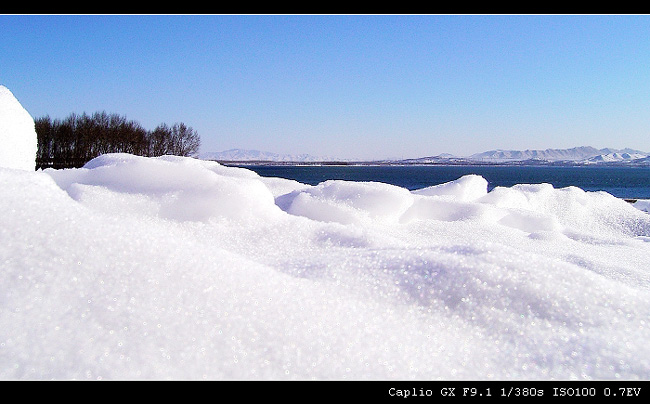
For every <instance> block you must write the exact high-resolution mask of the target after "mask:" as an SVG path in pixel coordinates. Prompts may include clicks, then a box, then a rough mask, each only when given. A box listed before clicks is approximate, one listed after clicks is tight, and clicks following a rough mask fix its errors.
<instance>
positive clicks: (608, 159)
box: [467, 146, 649, 164]
mask: <svg viewBox="0 0 650 404" xmlns="http://www.w3.org/2000/svg"><path fill="white" fill-rule="evenodd" d="M648 155H649V154H648V153H646V152H642V151H639V150H633V149H627V148H626V149H622V150H617V149H612V148H604V149H596V148H595V147H591V146H582V147H574V148H571V149H546V150H491V151H487V152H483V153H476V154H473V155H471V156H469V157H467V159H469V160H472V161H482V162H492V163H500V162H515V161H526V160H536V161H546V162H564V161H565V162H574V163H584V164H594V163H615V162H633V161H635V160H638V159H642V158H645V157H648Z"/></svg>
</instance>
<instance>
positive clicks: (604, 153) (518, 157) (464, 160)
mask: <svg viewBox="0 0 650 404" xmlns="http://www.w3.org/2000/svg"><path fill="white" fill-rule="evenodd" d="M199 158H201V159H203V160H216V161H224V162H250V163H253V162H257V163H264V162H267V163H268V162H282V163H319V162H332V161H340V162H344V163H347V164H352V163H357V164H367V163H373V164H518V165H526V164H528V165H530V164H548V165H563V164H571V165H594V164H598V165H638V166H650V153H647V152H643V151H640V150H633V149H627V148H626V149H621V150H619V149H612V148H604V149H597V148H594V147H590V146H582V147H574V148H571V149H545V150H501V149H497V150H490V151H486V152H482V153H476V154H472V155H470V156H466V157H459V156H454V155H451V154H448V153H444V154H440V155H436V156H430V157H420V158H415V159H402V160H381V161H356V162H350V161H347V160H340V159H333V158H327V157H317V156H311V155H309V154H299V155H289V154H278V153H270V152H264V151H259V150H244V149H231V150H226V151H222V152H210V153H203V154H201V155H200V156H199Z"/></svg>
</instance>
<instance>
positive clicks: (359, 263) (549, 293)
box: [0, 154, 650, 380]
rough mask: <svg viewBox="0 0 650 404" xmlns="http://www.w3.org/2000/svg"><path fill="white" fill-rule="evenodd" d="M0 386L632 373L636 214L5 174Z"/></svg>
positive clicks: (300, 187)
mask: <svg viewBox="0 0 650 404" xmlns="http://www.w3.org/2000/svg"><path fill="white" fill-rule="evenodd" d="M0 186H1V187H2V190H3V192H2V194H1V196H0V209H1V211H2V212H3V214H2V215H0V240H2V242H1V243H0V263H1V265H2V271H0V285H2V288H3V293H2V295H1V296H2V297H1V298H0V378H1V379H5V380H7V379H9V380H16V379H19V380H29V379H65V380H68V379H83V380H86V379H89V380H96V379H121V380H123V379H194V380H197V379H211V380H224V379H236V380H248V379H252V380H269V379H270V380H285V379H286V380H290V379H298V380H310V379H317V380H346V379H353V380H365V379H381V380H384V379H399V380H407V379H421V380H425V379H426V380H429V379H473V380H478V379H481V380H482V379H485V380H489V379H526V380H530V379H578V380H586V379H648V378H650V347H649V346H648V344H647V341H648V339H649V338H650V326H649V325H648V319H649V318H650V274H649V273H648V269H647V262H648V259H649V258H650V243H648V241H650V216H648V214H647V213H645V212H643V211H641V210H640V209H636V208H635V207H634V206H632V205H631V204H628V203H626V202H624V201H621V200H619V199H617V198H614V197H612V196H611V195H608V194H605V193H592V192H584V191H582V190H580V189H577V188H565V189H555V188H553V187H552V186H550V185H544V184H541V185H525V184H522V185H519V186H515V187H511V188H496V189H494V190H492V191H490V192H487V184H486V182H485V180H484V179H483V178H481V177H478V176H467V177H462V178H460V179H458V180H456V181H453V182H450V183H448V184H443V185H441V186H437V187H430V188H425V189H422V190H417V191H413V192H409V191H407V190H405V189H402V188H399V187H395V186H392V185H387V184H381V183H373V182H347V181H327V182H324V183H322V184H319V185H316V186H309V185H305V184H300V183H297V182H295V181H289V180H282V179H279V178H263V177H260V176H258V175H257V174H255V173H253V172H251V171H249V170H246V169H241V168H231V167H225V166H221V165H219V164H218V163H215V162H208V161H200V160H195V159H191V158H180V157H172V156H165V157H159V158H144V157H137V156H132V155H126V154H112V155H104V156H101V157H98V158H96V159H95V160H92V161H91V162H89V163H88V164H87V165H86V166H85V167H83V168H79V169H69V170H58V171H57V170H51V169H48V170H44V171H31V172H29V171H25V170H19V169H15V168H0Z"/></svg>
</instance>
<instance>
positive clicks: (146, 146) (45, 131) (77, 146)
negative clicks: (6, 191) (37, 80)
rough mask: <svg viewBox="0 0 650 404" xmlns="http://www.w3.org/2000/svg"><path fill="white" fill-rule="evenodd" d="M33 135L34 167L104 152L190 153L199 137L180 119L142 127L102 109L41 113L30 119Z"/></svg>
mask: <svg viewBox="0 0 650 404" xmlns="http://www.w3.org/2000/svg"><path fill="white" fill-rule="evenodd" d="M34 126H35V129H36V135H37V145H38V148H37V152H36V169H37V170H38V169H44V168H77V167H82V166H83V165H84V164H86V163H87V162H88V161H90V160H92V159H93V158H95V157H97V156H99V155H102V154H106V153H130V154H134V155H139V156H146V157H156V156H162V155H166V154H171V155H176V156H184V157H191V156H194V155H196V154H197V153H198V152H199V148H200V145H201V139H200V137H199V135H198V134H197V132H196V131H195V130H194V129H192V128H191V127H190V126H187V125H185V124H184V123H175V124H173V125H172V126H169V125H167V124H164V123H163V124H160V125H158V126H157V127H156V128H155V129H154V130H152V131H150V130H146V129H145V128H143V127H142V125H140V124H139V123H138V122H136V121H133V120H127V119H126V117H124V116H122V115H119V114H114V113H113V114H108V113H106V112H105V111H102V112H95V113H94V114H92V115H88V114H86V113H85V112H84V113H82V114H80V115H79V114H75V113H72V114H70V115H69V116H68V117H67V118H65V119H52V118H50V117H49V116H47V115H46V116H44V117H41V118H38V119H35V120H34Z"/></svg>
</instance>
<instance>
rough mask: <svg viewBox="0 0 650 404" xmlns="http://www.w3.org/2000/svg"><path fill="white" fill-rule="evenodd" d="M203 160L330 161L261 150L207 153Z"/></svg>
mask: <svg viewBox="0 0 650 404" xmlns="http://www.w3.org/2000/svg"><path fill="white" fill-rule="evenodd" d="M199 158H200V159H202V160H216V161H234V162H255V161H259V162H264V161H271V162H294V163H300V162H316V161H325V160H329V159H328V158H326V157H315V156H311V155H309V154H279V153H272V152H266V151H259V150H245V149H230V150H225V151H220V152H207V153H202V154H200V155H199Z"/></svg>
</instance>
